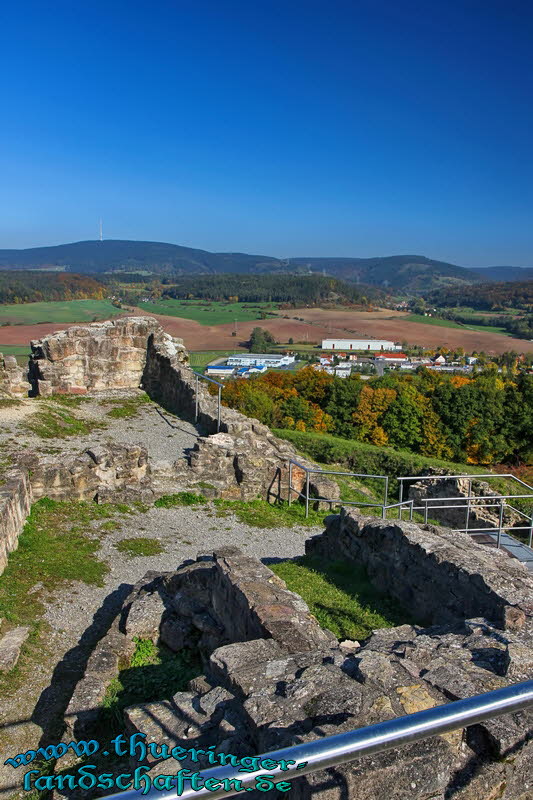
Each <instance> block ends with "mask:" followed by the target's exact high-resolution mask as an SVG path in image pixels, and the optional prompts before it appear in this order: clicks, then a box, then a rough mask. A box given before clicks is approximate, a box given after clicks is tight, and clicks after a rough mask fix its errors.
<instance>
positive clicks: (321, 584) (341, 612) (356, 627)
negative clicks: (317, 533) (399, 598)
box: [269, 556, 412, 640]
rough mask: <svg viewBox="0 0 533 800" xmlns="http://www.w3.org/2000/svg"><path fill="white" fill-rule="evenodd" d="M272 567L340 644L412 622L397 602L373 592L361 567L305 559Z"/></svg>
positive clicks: (309, 558)
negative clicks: (340, 641)
mask: <svg viewBox="0 0 533 800" xmlns="http://www.w3.org/2000/svg"><path fill="white" fill-rule="evenodd" d="M269 566H270V569H271V570H272V571H273V572H274V573H275V574H276V575H277V576H278V577H280V578H282V580H284V581H285V583H286V584H287V587H288V588H289V589H290V590H291V591H293V592H296V593H297V594H299V595H301V597H303V599H304V600H305V602H306V603H307V605H308V606H309V610H310V611H311V613H312V614H313V615H314V616H315V617H316V618H317V620H318V622H319V624H320V626H321V627H322V628H328V629H329V630H330V631H332V632H333V633H334V634H335V636H336V637H337V638H338V639H339V640H342V639H356V640H362V639H366V638H367V637H368V636H369V635H370V634H371V632H372V631H373V630H375V629H376V628H390V627H393V626H395V625H402V624H403V623H406V622H411V621H412V620H411V619H410V618H409V617H408V615H407V614H406V613H405V612H403V611H402V610H401V609H400V608H399V607H398V603H397V602H396V601H394V600H392V599H391V598H389V597H387V596H384V595H382V594H380V593H379V592H377V591H376V589H374V587H373V586H372V584H371V583H370V581H369V580H368V576H367V574H366V571H365V569H364V568H363V567H362V566H361V565H360V564H356V563H353V562H347V561H331V562H324V561H323V560H322V559H318V558H316V557H311V556H303V557H302V558H297V559H294V560H291V561H282V562H280V563H278V564H270V565H269Z"/></svg>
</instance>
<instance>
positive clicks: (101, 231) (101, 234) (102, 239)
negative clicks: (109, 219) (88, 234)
mask: <svg viewBox="0 0 533 800" xmlns="http://www.w3.org/2000/svg"><path fill="white" fill-rule="evenodd" d="M99 238H100V241H101V242H103V241H104V234H103V229H102V218H101V217H100V237H99Z"/></svg>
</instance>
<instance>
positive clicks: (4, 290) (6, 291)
mask: <svg viewBox="0 0 533 800" xmlns="http://www.w3.org/2000/svg"><path fill="white" fill-rule="evenodd" d="M106 294H107V290H106V287H105V286H103V285H102V284H101V283H100V282H99V281H97V280H95V279H94V278H91V277H90V276H89V275H76V274H74V273H70V272H69V273H65V272H38V271H35V272H31V271H29V270H20V271H18V270H17V271H13V270H9V271H8V270H6V271H4V270H0V303H16V304H19V303H38V302H42V301H50V300H86V299H88V298H91V299H93V300H101V299H102V298H103V297H105V296H106Z"/></svg>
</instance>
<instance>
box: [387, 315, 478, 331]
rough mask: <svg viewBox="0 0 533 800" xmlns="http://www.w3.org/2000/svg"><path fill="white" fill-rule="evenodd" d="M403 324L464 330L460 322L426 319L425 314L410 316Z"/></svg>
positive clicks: (404, 319)
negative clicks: (419, 323)
mask: <svg viewBox="0 0 533 800" xmlns="http://www.w3.org/2000/svg"><path fill="white" fill-rule="evenodd" d="M402 322H422V323H424V325H438V326H439V327H441V328H464V327H465V326H464V325H460V324H459V323H458V322H453V320H451V319H440V318H439V317H425V316H424V314H409V315H408V316H406V317H402Z"/></svg>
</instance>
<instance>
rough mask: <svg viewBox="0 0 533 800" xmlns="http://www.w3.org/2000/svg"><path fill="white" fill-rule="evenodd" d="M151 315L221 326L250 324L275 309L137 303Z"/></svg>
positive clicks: (198, 303)
mask: <svg viewBox="0 0 533 800" xmlns="http://www.w3.org/2000/svg"><path fill="white" fill-rule="evenodd" d="M139 308H141V309H142V310H143V311H147V312H148V313H151V314H165V315H167V316H170V317H182V318H183V319H192V320H195V321H196V322H199V323H200V324H201V325H223V324H225V323H228V322H235V321H236V322H250V321H251V320H254V319H257V320H259V319H261V312H262V311H264V312H265V313H268V312H269V311H273V310H274V309H275V308H277V306H276V304H274V303H224V302H214V301H212V302H211V301H209V300H205V301H200V300H177V299H175V298H171V297H167V298H163V299H161V300H158V301H156V302H147V303H141V302H140V303H139Z"/></svg>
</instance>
